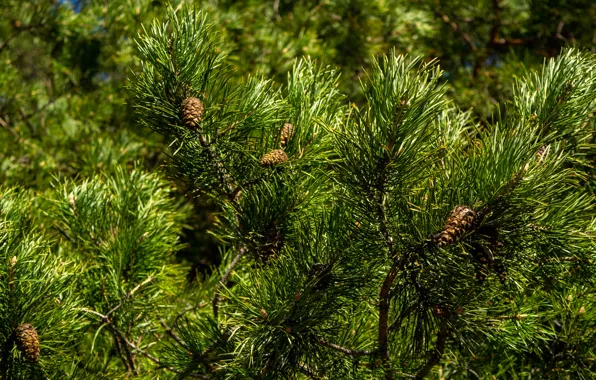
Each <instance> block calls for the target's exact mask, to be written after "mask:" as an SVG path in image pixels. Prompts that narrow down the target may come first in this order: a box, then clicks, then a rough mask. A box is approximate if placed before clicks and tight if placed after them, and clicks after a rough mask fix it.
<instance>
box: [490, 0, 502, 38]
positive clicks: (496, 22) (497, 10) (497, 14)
mask: <svg viewBox="0 0 596 380" xmlns="http://www.w3.org/2000/svg"><path fill="white" fill-rule="evenodd" d="M492 6H493V25H492V28H491V30H490V40H489V45H492V44H494V43H495V42H496V41H497V40H498V39H499V31H500V30H501V5H500V4H499V0H492Z"/></svg>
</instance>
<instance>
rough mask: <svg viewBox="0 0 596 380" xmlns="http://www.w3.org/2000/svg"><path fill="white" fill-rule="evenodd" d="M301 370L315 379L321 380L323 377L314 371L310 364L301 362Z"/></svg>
mask: <svg viewBox="0 0 596 380" xmlns="http://www.w3.org/2000/svg"><path fill="white" fill-rule="evenodd" d="M299 368H300V372H302V373H303V374H305V375H306V376H308V377H310V378H311V379H313V380H320V379H321V378H320V377H319V375H317V374H316V373H315V371H313V370H312V369H310V368H308V366H307V365H306V364H304V363H300V367H299Z"/></svg>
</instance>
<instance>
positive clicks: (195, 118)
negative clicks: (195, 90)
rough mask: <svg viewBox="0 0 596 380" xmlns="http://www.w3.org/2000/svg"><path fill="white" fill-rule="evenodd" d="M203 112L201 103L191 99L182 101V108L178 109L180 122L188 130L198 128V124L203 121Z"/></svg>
mask: <svg viewBox="0 0 596 380" xmlns="http://www.w3.org/2000/svg"><path fill="white" fill-rule="evenodd" d="M204 112H205V109H204V108H203V102H201V101H200V100H199V99H197V98H193V97H190V98H186V99H184V101H183V102H182V107H181V108H180V116H181V117H182V121H183V122H184V125H185V126H186V127H188V128H190V129H195V128H198V127H199V124H200V123H201V121H202V120H203V113H204Z"/></svg>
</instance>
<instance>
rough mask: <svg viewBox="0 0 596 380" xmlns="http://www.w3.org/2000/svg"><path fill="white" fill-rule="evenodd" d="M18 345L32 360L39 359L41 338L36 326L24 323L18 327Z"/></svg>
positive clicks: (16, 333) (28, 358)
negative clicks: (38, 335)
mask: <svg viewBox="0 0 596 380" xmlns="http://www.w3.org/2000/svg"><path fill="white" fill-rule="evenodd" d="M15 337H16V342H17V347H18V348H19V350H20V351H21V352H22V353H23V355H24V356H25V358H26V359H27V360H29V361H30V362H33V363H37V362H38V361H39V338H38V337H37V331H35V327H33V326H31V325H30V324H28V323H23V324H22V325H20V326H19V327H17V329H16V332H15Z"/></svg>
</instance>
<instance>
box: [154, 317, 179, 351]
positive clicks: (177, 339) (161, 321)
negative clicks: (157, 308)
mask: <svg viewBox="0 0 596 380" xmlns="http://www.w3.org/2000/svg"><path fill="white" fill-rule="evenodd" d="M159 322H160V323H161V325H162V326H163V328H164V329H165V330H166V333H167V334H168V335H169V336H171V337H172V339H174V340H175V341H176V342H177V343H178V344H179V345H180V346H181V347H183V348H186V343H184V341H183V340H182V339H181V338H180V337H179V336H178V334H176V333H175V332H174V330H172V328H171V327H169V326H168V325H167V324H166V322H165V321H164V320H163V319H162V318H160V320H159Z"/></svg>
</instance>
